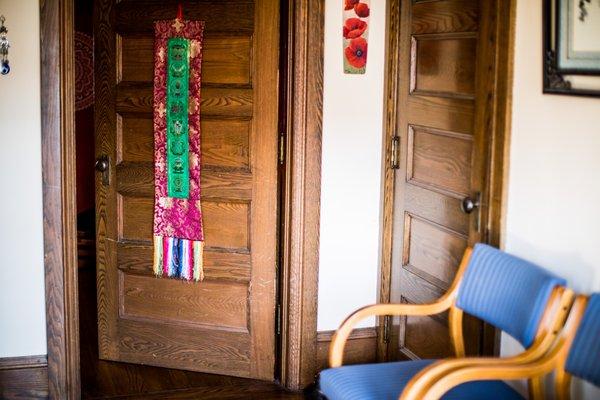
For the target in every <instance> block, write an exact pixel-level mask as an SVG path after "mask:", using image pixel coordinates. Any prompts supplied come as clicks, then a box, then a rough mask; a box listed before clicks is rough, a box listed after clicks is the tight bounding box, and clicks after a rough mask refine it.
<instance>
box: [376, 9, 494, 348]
mask: <svg viewBox="0 0 600 400" xmlns="http://www.w3.org/2000/svg"><path fill="white" fill-rule="evenodd" d="M492 3H494V2H493V1H487V0H485V1H480V0H439V1H412V0H391V5H390V9H389V12H390V24H389V29H390V35H389V38H390V39H389V40H390V42H389V43H388V50H389V51H390V54H389V57H390V64H389V65H390V67H389V71H390V73H391V74H392V76H389V77H388V96H389V97H388V131H389V132H388V135H389V136H388V139H389V140H390V144H389V146H388V149H389V157H388V162H389V163H388V165H387V166H386V168H387V172H386V174H387V176H388V177H389V178H390V179H389V180H388V182H390V183H391V185H388V186H387V188H386V197H387V199H388V210H387V212H388V216H389V217H390V218H392V222H391V223H390V224H389V226H390V227H391V229H392V232H388V233H387V234H388V235H390V236H391V238H392V239H391V244H390V245H389V247H388V253H389V251H391V271H390V272H391V274H390V281H389V285H390V286H389V288H388V289H387V290H389V296H390V297H389V300H390V301H391V302H394V303H417V304H418V303H427V302H432V301H434V300H435V299H437V298H439V297H440V296H441V295H442V294H443V293H444V292H445V291H446V290H447V289H448V287H449V286H450V284H451V282H452V281H453V279H454V276H455V273H456V270H457V267H458V265H459V263H460V260H461V257H462V254H463V252H464V250H465V248H466V247H467V246H468V245H470V244H473V243H475V242H478V241H481V240H484V239H485V238H484V229H483V227H484V224H485V221H484V220H483V219H485V215H484V214H485V204H483V203H484V202H483V201H482V200H481V199H482V198H483V197H482V195H483V194H485V193H484V192H485V191H486V187H487V178H486V176H487V174H486V165H487V154H488V151H487V146H488V145H489V134H488V133H489V132H488V131H487V129H485V124H486V121H485V119H486V118H487V117H486V115H488V114H486V113H489V109H488V108H489V105H490V104H491V103H490V98H488V95H490V94H489V92H488V90H489V87H488V85H487V83H488V82H489V79H493V71H491V70H487V68H488V67H489V66H488V63H487V58H489V57H488V56H489V55H490V53H489V48H490V46H491V44H490V42H489V40H488V35H489V32H490V29H491V28H490V26H491V22H490V9H491V5H492ZM463 203H464V205H463ZM478 203H482V204H478ZM385 256H386V255H385V254H384V257H385ZM392 327H393V328H392V329H391V335H390V340H389V343H390V345H389V350H390V351H391V354H392V358H413V359H414V358H432V357H444V356H451V355H452V354H453V353H452V347H451V343H450V339H449V335H448V329H447V328H448V321H447V315H446V314H441V315H436V316H432V317H396V318H395V319H394V320H393V324H392ZM465 329H466V330H465V334H466V341H467V352H469V353H471V354H473V353H479V352H481V350H482V347H481V343H482V342H481V340H482V329H483V326H482V324H481V323H479V322H478V321H476V320H474V319H471V318H466V321H465Z"/></svg>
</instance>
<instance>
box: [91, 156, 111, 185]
mask: <svg viewBox="0 0 600 400" xmlns="http://www.w3.org/2000/svg"><path fill="white" fill-rule="evenodd" d="M94 168H96V171H98V172H101V173H102V185H104V186H108V184H109V183H110V182H109V181H110V171H109V169H110V160H109V158H108V156H100V157H98V158H97V159H96V164H95V165H94Z"/></svg>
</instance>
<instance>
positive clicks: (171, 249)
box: [154, 236, 204, 281]
mask: <svg viewBox="0 0 600 400" xmlns="http://www.w3.org/2000/svg"><path fill="white" fill-rule="evenodd" d="M203 253H204V242H201V241H199V240H187V239H177V238H172V237H166V236H154V274H155V275H157V276H168V277H170V278H181V279H185V280H188V281H190V280H192V279H193V280H195V281H201V280H202V279H204V265H203V262H202V260H203V258H202V256H203Z"/></svg>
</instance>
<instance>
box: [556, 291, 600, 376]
mask: <svg viewBox="0 0 600 400" xmlns="http://www.w3.org/2000/svg"><path fill="white" fill-rule="evenodd" d="M565 369H566V370H567V372H569V373H570V374H572V375H573V376H576V377H578V378H581V379H584V380H586V381H588V382H591V383H593V384H594V385H596V386H598V387H600V293H594V294H593V295H591V296H590V299H589V301H588V305H587V307H586V309H585V314H584V315H583V319H582V320H581V324H580V325H579V328H578V329H577V334H576V335H575V340H573V344H572V345H571V349H570V350H569V356H568V357H567V364H566V366H565Z"/></svg>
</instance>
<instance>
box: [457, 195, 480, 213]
mask: <svg viewBox="0 0 600 400" xmlns="http://www.w3.org/2000/svg"><path fill="white" fill-rule="evenodd" d="M477 207H479V199H472V198H470V197H465V198H464V199H463V201H462V202H461V203H460V209H461V210H462V212H464V213H465V214H471V213H472V212H473V210H474V209H476V208H477Z"/></svg>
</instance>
